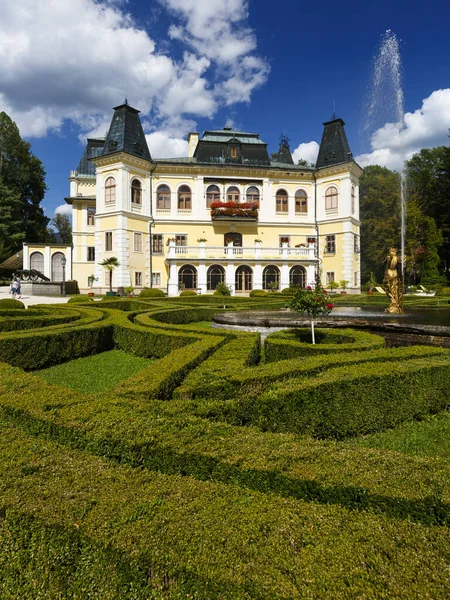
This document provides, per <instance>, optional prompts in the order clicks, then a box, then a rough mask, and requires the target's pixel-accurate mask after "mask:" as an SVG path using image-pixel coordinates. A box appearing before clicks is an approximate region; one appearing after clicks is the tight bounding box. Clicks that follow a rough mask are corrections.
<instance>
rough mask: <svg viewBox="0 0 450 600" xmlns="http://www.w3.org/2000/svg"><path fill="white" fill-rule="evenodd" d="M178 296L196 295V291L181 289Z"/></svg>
mask: <svg viewBox="0 0 450 600" xmlns="http://www.w3.org/2000/svg"><path fill="white" fill-rule="evenodd" d="M180 296H197V292H194V290H183V291H182V292H180Z"/></svg>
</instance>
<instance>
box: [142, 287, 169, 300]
mask: <svg viewBox="0 0 450 600" xmlns="http://www.w3.org/2000/svg"><path fill="white" fill-rule="evenodd" d="M138 297H139V298H165V297H166V295H165V293H164V292H163V291H162V290H158V289H157V288H148V289H147V288H146V289H143V290H141V291H140V292H139V296H138Z"/></svg>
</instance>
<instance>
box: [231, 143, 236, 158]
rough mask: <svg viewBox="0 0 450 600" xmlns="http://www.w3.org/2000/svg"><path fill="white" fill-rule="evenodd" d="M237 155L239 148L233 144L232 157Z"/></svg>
mask: <svg viewBox="0 0 450 600" xmlns="http://www.w3.org/2000/svg"><path fill="white" fill-rule="evenodd" d="M236 157H237V149H236V148H235V147H234V146H233V148H231V158H236Z"/></svg>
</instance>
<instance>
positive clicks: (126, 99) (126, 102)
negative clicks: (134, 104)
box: [124, 98, 128, 106]
mask: <svg viewBox="0 0 450 600" xmlns="http://www.w3.org/2000/svg"><path fill="white" fill-rule="evenodd" d="M124 104H125V105H126V106H128V98H125V102H124Z"/></svg>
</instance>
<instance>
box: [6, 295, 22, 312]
mask: <svg viewBox="0 0 450 600" xmlns="http://www.w3.org/2000/svg"><path fill="white" fill-rule="evenodd" d="M21 308H25V304H24V303H23V302H21V301H20V300H15V299H14V298H3V299H2V300H0V310H8V309H14V310H16V309H21Z"/></svg>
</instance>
